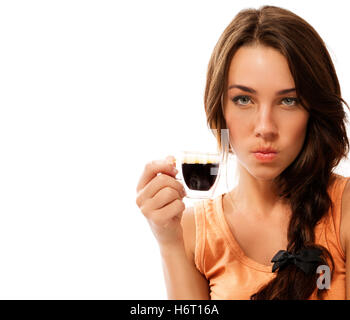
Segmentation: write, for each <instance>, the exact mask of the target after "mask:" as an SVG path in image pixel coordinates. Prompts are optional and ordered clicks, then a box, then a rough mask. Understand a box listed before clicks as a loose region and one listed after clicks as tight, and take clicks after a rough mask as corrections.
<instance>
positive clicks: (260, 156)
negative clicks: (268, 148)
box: [253, 152, 277, 162]
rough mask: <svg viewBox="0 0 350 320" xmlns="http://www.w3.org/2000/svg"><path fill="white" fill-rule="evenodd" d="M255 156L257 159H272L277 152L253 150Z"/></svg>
mask: <svg viewBox="0 0 350 320" xmlns="http://www.w3.org/2000/svg"><path fill="white" fill-rule="evenodd" d="M253 154H254V156H255V158H256V159H257V160H259V161H265V162H267V161H272V160H274V159H275V158H276V156H277V153H276V152H268V153H266V152H254V153H253Z"/></svg>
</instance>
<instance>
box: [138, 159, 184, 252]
mask: <svg viewBox="0 0 350 320" xmlns="http://www.w3.org/2000/svg"><path fill="white" fill-rule="evenodd" d="M176 174H177V170H176V167H175V158H174V157H172V156H168V157H167V158H166V159H165V160H154V161H151V162H149V163H147V164H146V166H145V169H144V171H143V173H142V175H141V177H140V180H139V183H138V185H137V188H136V192H137V197H136V204H137V206H138V207H139V208H140V209H141V212H142V213H143V215H144V216H145V217H146V219H147V221H148V223H149V225H150V227H151V230H152V232H153V234H154V236H155V237H156V239H157V241H158V243H159V245H160V246H163V245H164V246H166V245H172V244H176V243H177V242H178V241H182V240H183V238H182V227H181V218H182V213H183V211H184V210H185V204H184V202H183V201H182V199H183V197H184V196H185V190H184V188H183V186H182V184H181V183H180V182H178V181H177V180H176V179H175V176H176Z"/></svg>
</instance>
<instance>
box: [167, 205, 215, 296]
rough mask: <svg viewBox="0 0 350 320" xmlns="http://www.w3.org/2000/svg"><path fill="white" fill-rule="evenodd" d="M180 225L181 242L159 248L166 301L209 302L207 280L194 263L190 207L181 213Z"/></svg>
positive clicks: (191, 212) (192, 226) (192, 223)
mask: <svg viewBox="0 0 350 320" xmlns="http://www.w3.org/2000/svg"><path fill="white" fill-rule="evenodd" d="M181 224H182V228H183V241H181V242H179V243H177V244H176V245H169V246H163V247H160V252H161V256H162V263H163V272H164V278H165V283H166V288H167V293H168V299H179V300H181V299H183V300H209V299H210V295H209V284H208V280H207V279H206V278H205V277H204V276H203V275H202V274H201V273H200V272H199V271H198V269H197V268H196V266H195V263H194V248H195V232H196V230H195V221H194V210H193V208H192V207H190V208H186V209H185V211H184V212H183V214H182V220H181Z"/></svg>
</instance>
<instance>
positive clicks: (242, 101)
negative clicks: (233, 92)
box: [232, 96, 251, 106]
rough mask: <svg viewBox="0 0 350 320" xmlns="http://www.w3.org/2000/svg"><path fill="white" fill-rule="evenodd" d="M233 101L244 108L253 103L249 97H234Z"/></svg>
mask: <svg viewBox="0 0 350 320" xmlns="http://www.w3.org/2000/svg"><path fill="white" fill-rule="evenodd" d="M232 101H233V102H234V103H235V104H239V105H243V106H245V105H247V104H249V103H250V102H251V100H250V97H248V96H237V97H234V98H233V99H232Z"/></svg>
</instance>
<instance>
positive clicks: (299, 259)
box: [271, 248, 324, 274]
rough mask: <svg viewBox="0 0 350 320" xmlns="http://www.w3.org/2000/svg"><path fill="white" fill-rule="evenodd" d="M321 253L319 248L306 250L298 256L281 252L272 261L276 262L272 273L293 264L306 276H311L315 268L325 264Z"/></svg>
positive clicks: (284, 251)
mask: <svg viewBox="0 0 350 320" xmlns="http://www.w3.org/2000/svg"><path fill="white" fill-rule="evenodd" d="M321 253H322V251H321V250H320V249H317V248H304V249H302V250H301V251H300V252H299V253H298V254H293V253H289V252H288V251H286V250H280V251H278V252H277V253H276V254H275V256H274V257H273V258H272V260H271V262H274V264H273V266H272V272H275V271H276V270H277V269H278V268H282V267H283V266H285V265H288V264H291V263H293V264H295V265H296V266H297V267H298V268H299V269H301V270H303V271H304V272H305V273H306V274H309V273H310V272H311V271H312V270H313V267H315V266H317V265H319V264H320V263H321V264H323V263H324V261H323V260H322V259H321V257H320V255H321Z"/></svg>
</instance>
